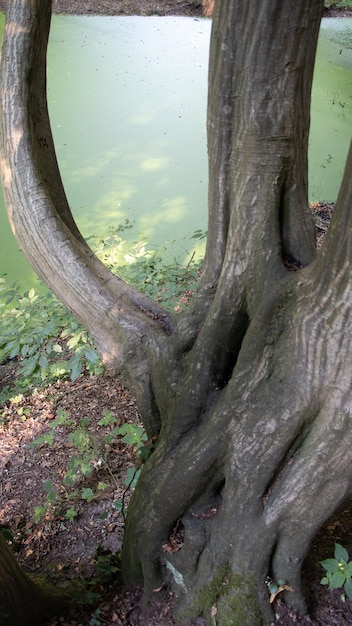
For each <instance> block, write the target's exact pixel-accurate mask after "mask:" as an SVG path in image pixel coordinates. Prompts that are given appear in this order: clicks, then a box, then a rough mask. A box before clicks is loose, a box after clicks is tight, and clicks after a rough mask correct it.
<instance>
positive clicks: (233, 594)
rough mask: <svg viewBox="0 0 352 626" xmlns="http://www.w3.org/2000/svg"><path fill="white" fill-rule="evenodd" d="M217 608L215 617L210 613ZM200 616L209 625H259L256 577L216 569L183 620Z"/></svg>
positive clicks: (226, 567)
mask: <svg viewBox="0 0 352 626" xmlns="http://www.w3.org/2000/svg"><path fill="white" fill-rule="evenodd" d="M213 607H216V615H215V616H213V618H212V617H211V610H212V608H213ZM195 615H197V616H199V615H202V616H203V617H205V618H206V619H207V620H208V623H209V624H210V625H211V626H212V625H213V624H214V625H215V624H216V626H260V624H261V623H262V621H261V611H260V607H259V603H258V599H257V581H256V576H255V574H251V573H247V574H232V573H231V571H230V567H229V566H228V565H223V566H221V567H219V569H218V571H217V572H216V574H215V576H214V577H213V579H212V581H211V582H210V583H209V584H207V585H205V586H204V587H202V589H200V590H199V591H198V593H197V595H196V596H195V599H194V600H193V602H192V603H191V606H189V607H188V608H187V609H186V611H185V612H184V613H183V615H182V618H183V619H184V620H186V621H187V618H190V617H191V616H192V617H194V616H195Z"/></svg>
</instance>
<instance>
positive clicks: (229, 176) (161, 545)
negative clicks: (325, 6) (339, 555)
mask: <svg viewBox="0 0 352 626" xmlns="http://www.w3.org/2000/svg"><path fill="white" fill-rule="evenodd" d="M321 13H322V2H321V1H320V0H316V1H311V2H309V3H307V2H305V1H303V0H301V1H298V2H296V3H294V5H292V3H291V2H288V1H287V2H286V1H284V0H278V1H277V2H273V1H272V0H270V2H269V1H265V0H262V1H261V2H259V3H258V2H255V3H246V4H243V3H240V2H233V1H230V0H229V1H226V0H223V1H222V2H221V3H218V5H217V7H216V10H215V15H214V23H213V34H212V44H211V63H210V86H209V110H208V136H209V163H210V165H209V175H210V189H209V235H208V246H207V254H206V259H205V270H204V274H203V278H202V284H201V288H200V291H199V293H198V299H199V300H198V302H197V301H196V305H195V309H194V311H193V312H192V315H189V317H188V322H189V324H190V327H193V328H195V327H196V325H198V331H197V334H196V333H195V334H196V337H195V340H194V343H193V344H192V343H191V344H188V345H187V346H186V350H185V352H183V353H179V355H178V356H177V355H176V354H175V357H174V360H173V362H172V363H173V365H172V367H173V368H174V372H173V375H172V376H171V377H170V379H169V380H167V379H166V376H165V371H168V364H167V361H166V360H165V361H164V360H162V359H161V361H160V370H159V371H158V373H156V374H154V380H155V381H157V385H158V388H157V389H156V390H155V397H156V403H157V405H158V406H159V407H160V412H161V416H162V424H163V427H162V430H161V432H160V436H159V442H158V446H157V448H156V451H155V453H154V454H153V456H152V457H151V459H150V460H149V461H148V463H147V465H146V467H145V469H144V471H143V473H142V476H141V478H140V482H139V484H138V485H137V489H136V492H135V494H134V496H133V499H132V501H131V504H130V508H129V511H128V517H127V524H126V532H125V541H124V553H123V567H124V572H125V576H126V579H127V580H129V581H139V582H140V583H141V584H143V585H144V587H145V589H146V592H147V594H148V593H151V592H152V591H153V590H155V589H158V588H160V584H161V583H162V581H163V580H165V579H166V580H169V581H171V584H172V586H173V588H174V589H175V591H176V594H177V595H178V597H179V607H180V614H181V615H182V620H183V623H186V621H187V616H192V615H193V616H194V615H199V614H202V615H203V616H204V617H205V619H206V620H207V622H209V623H211V615H212V614H213V615H215V614H216V623H217V624H219V625H221V626H225V625H226V624H240V625H241V626H245V625H248V626H254V624H261V623H262V622H263V623H269V622H270V621H271V619H272V614H271V610H270V607H269V596H268V591H267V587H266V579H267V578H268V577H271V578H273V579H275V580H278V579H283V580H285V581H286V582H287V584H288V585H289V586H290V587H291V589H292V591H290V592H288V593H287V594H286V595H287V601H288V602H290V604H292V605H293V606H294V607H295V608H297V609H299V610H301V611H305V602H304V598H303V596H302V593H301V588H300V576H301V567H302V563H303V560H304V558H305V556H306V555H307V552H308V549H309V545H310V543H311V540H312V538H313V536H314V535H315V533H316V532H317V530H318V529H319V528H320V526H321V525H322V523H323V522H324V520H325V519H327V517H328V516H329V515H330V514H331V513H332V512H333V511H334V509H335V508H336V507H337V506H338V505H339V504H340V503H341V501H342V500H343V499H344V498H345V497H346V495H347V494H348V493H349V492H350V489H351V471H350V465H349V464H350V455H349V452H348V450H349V447H350V445H351V443H352V432H351V425H350V418H349V411H350V409H349V401H350V395H351V384H350V381H348V380H347V379H346V378H345V379H344V382H343V384H342V385H341V384H340V381H341V370H342V368H344V367H346V371H347V372H348V371H349V367H348V365H347V364H349V363H350V362H351V356H352V351H351V350H352V344H351V341H350V337H349V335H350V333H348V336H346V334H345V335H344V341H343V342H341V336H342V333H343V330H342V329H343V328H344V326H345V325H346V319H347V316H348V315H350V314H351V302H350V297H349V295H348V294H349V290H350V286H351V277H350V271H349V267H348V264H347V259H348V261H349V258H350V257H349V251H348V245H349V244H346V245H345V246H343V250H342V248H339V249H340V251H341V257H340V256H339V259H338V260H337V261H336V263H332V264H331V266H330V265H329V262H328V263H327V262H326V260H325V258H326V254H325V253H324V254H323V255H322V256H321V257H320V258H319V259H317V260H316V261H314V262H312V261H313V259H314V256H315V250H314V230H313V224H312V218H311V215H310V212H309V209H308V199H307V145H308V130H309V104H310V89H311V82H312V73H313V60H314V56H315V46H316V41H317V36H318V30H319V24H320V17H321ZM243 33H251V37H249V36H248V35H247V36H246V34H245V35H243ZM273 42H275V44H273ZM349 181H350V160H349V161H348V164H347V166H346V174H345V179H344V184H343V187H342V190H343V189H345V191H344V192H343V193H342V196H341V197H340V202H339V207H338V209H337V216H338V215H339V214H343V213H347V207H348V205H350V204H351V197H352V196H351V189H350V187H348V189H347V186H349V185H350V183H349ZM343 207H344V208H343ZM343 223H345V222H343V221H342V219H341V218H339V217H336V221H335V225H336V224H340V225H341V224H343ZM335 227H336V228H337V226H335ZM341 235H342V233H341V232H340V235H336V238H335V239H334V244H333V245H335V246H336V245H339V244H337V240H339V241H340V244H342V237H341ZM331 247H332V246H331ZM329 252H330V254H331V252H332V249H330V250H329ZM306 265H308V267H306V269H301V268H303V267H304V266H306ZM333 266H335V272H333ZM323 267H324V272H323V270H322V268H323ZM291 269H296V270H298V269H300V270H301V271H299V272H298V271H297V272H292V271H290V270H291ZM339 271H340V273H341V275H340V277H339V279H338V276H339ZM322 272H323V274H322ZM325 272H328V275H326V274H325ZM322 275H324V280H325V282H322ZM327 284H331V285H332V284H334V297H333V298H332V297H331V295H332V294H331V292H330V293H329V296H328V297H327V296H326V285H327ZM338 302H340V306H337V303H338ZM322 320H324V322H323V321H322ZM327 320H328V322H327ZM192 325H193V326H192ZM180 326H181V328H182V332H183V333H184V331H185V327H187V326H186V322H185V320H182V321H181V322H180ZM199 326H200V329H199ZM188 331H189V329H188ZM190 334H191V333H190ZM175 338H177V339H176V340H177V345H178V346H179V345H180V341H179V340H178V336H177V330H176V333H174V335H173V337H172V338H170V340H169V343H172V341H173V339H175ZM176 368H177V373H176ZM169 370H170V367H169ZM170 380H171V381H172V384H170ZM326 381H329V385H328V386H327V384H326ZM160 388H161V390H162V391H160ZM162 393H164V396H162ZM165 394H168V395H167V400H165ZM160 397H162V402H160V404H159V402H158V399H159V398H160ZM336 449H339V451H340V450H341V449H342V458H339V461H337V459H336V456H335V455H334V452H333V451H334V450H336ZM339 457H340V454H339ZM180 528H182V529H183V530H182V533H181V538H180V536H179V539H178V541H179V542H178V544H177V542H176V543H175V538H174V536H173V535H174V533H175V529H180ZM179 535H180V533H179Z"/></svg>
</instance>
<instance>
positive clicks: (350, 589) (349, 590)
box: [343, 578, 352, 600]
mask: <svg viewBox="0 0 352 626" xmlns="http://www.w3.org/2000/svg"><path fill="white" fill-rule="evenodd" d="M343 588H344V590H345V592H346V595H347V597H348V599H349V600H352V581H351V579H350V578H347V580H346V582H345V584H344V587H343Z"/></svg>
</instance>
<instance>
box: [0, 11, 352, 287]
mask: <svg viewBox="0 0 352 626" xmlns="http://www.w3.org/2000/svg"><path fill="white" fill-rule="evenodd" d="M210 28H211V21H210V20H205V19H203V20H201V19H193V18H180V17H167V18H164V17H163V18H161V17H155V18H153V17H146V18H143V17H113V18H112V17H69V16H54V17H53V21H52V31H51V35H50V44H49V54H48V100H49V110H50V116H51V122H52V129H53V134H54V139H55V144H56V148H57V154H58V160H59V164H60V169H61V173H62V177H63V180H64V184H65V188H66V192H67V195H68V199H69V203H70V206H71V208H72V211H73V214H74V216H75V218H76V220H77V222H78V225H79V227H80V228H81V230H82V232H83V234H84V235H85V236H88V235H90V234H92V233H94V234H98V233H103V232H105V231H106V230H107V228H108V227H110V226H114V227H116V226H117V225H118V224H121V223H123V222H124V221H125V220H126V219H129V220H131V221H133V222H134V223H135V226H134V228H133V229H131V230H128V231H126V232H125V236H126V239H127V238H128V239H129V240H130V241H136V240H137V239H139V238H140V236H141V235H140V234H141V233H143V236H145V237H146V238H148V240H149V241H150V242H151V243H152V244H154V245H162V244H165V243H166V242H168V241H170V240H172V241H173V240H174V241H176V244H175V246H174V248H173V251H172V254H175V255H177V256H178V257H179V258H182V257H183V258H187V254H189V251H190V250H191V247H192V246H194V245H195V244H194V243H190V241H189V238H188V236H189V235H190V234H192V233H193V232H194V230H196V229H199V228H200V229H206V219H207V155H206V130H205V121H206V92H207V66H208V48H209V38H210ZM351 33H352V23H351V21H350V20H348V19H342V20H332V19H329V20H327V19H325V20H323V24H322V28H321V37H320V41H319V51H318V59H317V64H316V71H315V79H314V89H313V104H312V130H311V137H310V144H311V145H310V197H311V199H312V200H313V199H314V200H334V199H335V198H336V195H337V190H338V186H339V182H340V180H341V175H342V171H343V166H344V161H345V157H346V153H347V148H348V143H349V139H350V135H351V125H352V124H351V122H352V85H351V81H352V49H351V48H352V34H351ZM0 229H1V230H0V275H2V274H4V273H6V274H7V276H8V277H9V278H11V279H14V278H17V279H21V282H22V284H24V285H26V286H28V284H29V283H30V282H32V281H33V272H32V271H31V270H30V268H29V267H28V265H27V264H26V261H25V260H24V259H23V257H22V255H21V253H19V252H18V250H17V245H16V242H15V241H14V238H13V236H12V233H11V231H10V228H9V226H8V224H7V220H6V217H5V211H4V207H3V206H0ZM192 241H193V242H194V241H196V240H192Z"/></svg>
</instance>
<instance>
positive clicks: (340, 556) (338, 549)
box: [334, 543, 349, 562]
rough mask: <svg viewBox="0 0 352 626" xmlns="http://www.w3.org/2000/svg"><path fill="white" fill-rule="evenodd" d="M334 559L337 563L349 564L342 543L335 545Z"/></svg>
mask: <svg viewBox="0 0 352 626" xmlns="http://www.w3.org/2000/svg"><path fill="white" fill-rule="evenodd" d="M334 557H335V559H336V560H337V561H346V562H347V561H348V559H349V557H348V552H347V550H346V549H345V548H344V547H343V546H342V545H341V544H340V543H335V551H334Z"/></svg>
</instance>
